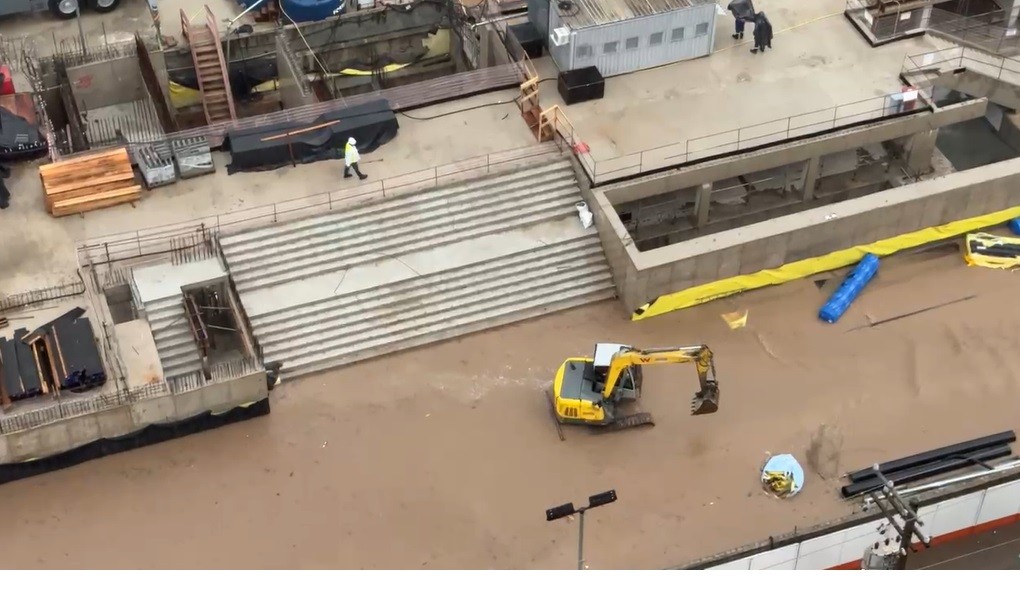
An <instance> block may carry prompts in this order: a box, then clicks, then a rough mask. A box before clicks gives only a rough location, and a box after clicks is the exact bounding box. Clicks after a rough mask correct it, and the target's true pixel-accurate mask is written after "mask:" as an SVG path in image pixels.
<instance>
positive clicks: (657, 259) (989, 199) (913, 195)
mask: <svg viewBox="0 0 1020 590" xmlns="http://www.w3.org/2000/svg"><path fill="white" fill-rule="evenodd" d="M590 203H591V205H592V210H593V211H594V212H595V221H596V224H597V226H598V228H599V233H600V235H601V237H602V240H603V247H604V248H605V251H606V255H607V257H608V259H609V263H610V265H611V266H612V268H613V274H614V277H615V278H616V284H617V292H618V293H619V296H620V298H621V299H622V300H623V302H624V304H625V305H626V306H627V307H628V308H629V309H635V308H637V307H638V306H640V305H643V304H644V303H647V302H648V301H650V300H652V299H654V298H655V297H658V296H661V295H665V294H668V293H673V292H676V291H680V290H683V289H687V288H690V287H694V286H697V285H702V284H705V283H708V282H712V281H716V280H719V279H724V278H729V277H733V276H737V275H743V274H748V273H752V272H757V271H760V270H764V269H767V268H775V267H777V266H781V265H783V264H786V263H790V262H796V261H798V260H804V259H806V258H811V257H815V256H821V255H824V254H828V253H830V252H834V251H837V250H842V249H845V248H849V247H852V246H856V245H862V244H868V243H871V242H875V241H877V240H880V239H885V238H890V237H893V236H897V235H900V234H904V233H907V232H912V231H916V230H919V229H924V228H928V227H932V226H936V225H941V224H944V223H949V222H952V221H958V220H961V219H967V218H970V217H976V216H979V215H983V214H986V213H992V212H996V211H1001V210H1003V209H1007V208H1009V207H1014V206H1018V205H1020V159H1014V160H1007V161H1005V162H1000V163H997V164H991V165H989V166H983V167H980V168H975V169H972V170H967V171H965V172H957V173H955V174H950V175H948V176H944V177H941V178H936V179H932V180H927V181H923V182H918V183H916V184H911V185H906V186H902V187H898V188H894V189H890V190H886V191H882V192H878V193H874V194H871V195H868V196H864V197H860V198H857V199H853V200H850V201H845V202H842V203H837V204H834V205H829V206H825V207H819V208H816V209H811V210H809V211H803V212H800V213H795V214H792V215H787V216H784V217H778V218H775V219H771V220H769V221H765V222H762V223H756V224H752V225H748V226H745V227H741V228H737V229H733V230H729V231H724V232H719V233H715V234H711V235H708V236H704V237H700V238H695V239H692V240H688V241H685V242H682V243H679V244H673V245H670V246H665V247H663V248H658V249H655V250H650V251H648V252H639V251H638V250H637V248H636V247H635V246H634V244H633V241H632V240H631V239H630V236H629V234H628V232H627V231H626V229H625V228H624V227H623V224H622V223H621V222H620V219H619V216H617V215H616V213H615V211H614V210H613V207H612V206H611V205H610V203H609V200H608V199H607V198H606V195H605V193H604V192H603V191H600V190H596V191H594V192H593V193H592V195H591V200H590Z"/></svg>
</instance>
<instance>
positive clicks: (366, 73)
mask: <svg viewBox="0 0 1020 590" xmlns="http://www.w3.org/2000/svg"><path fill="white" fill-rule="evenodd" d="M409 65H411V64H390V65H388V66H386V67H384V68H383V69H382V72H383V73H386V74H389V73H390V72H395V71H397V70H402V69H404V68H406V67H407V66H409ZM340 73H341V74H342V75H344V76H371V75H372V74H373V73H374V72H373V71H372V70H355V69H354V68H346V69H343V70H340Z"/></svg>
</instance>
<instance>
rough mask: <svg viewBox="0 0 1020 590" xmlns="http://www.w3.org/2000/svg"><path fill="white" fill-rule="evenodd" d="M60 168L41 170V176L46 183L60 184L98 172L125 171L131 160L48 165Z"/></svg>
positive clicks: (106, 159)
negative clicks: (66, 179)
mask: <svg viewBox="0 0 1020 590" xmlns="http://www.w3.org/2000/svg"><path fill="white" fill-rule="evenodd" d="M47 166H58V167H57V168H51V169H48V170H40V171H39V175H40V176H41V177H42V179H43V180H45V181H50V182H54V181H57V182H59V181H60V180H62V179H65V178H76V177H78V176H81V175H83V174H94V173H95V172H96V171H97V170H100V171H101V170H123V169H125V168H130V167H131V159H130V158H129V157H127V156H125V157H106V158H99V159H96V160H90V161H88V162H69V163H67V164H64V163H61V164H47Z"/></svg>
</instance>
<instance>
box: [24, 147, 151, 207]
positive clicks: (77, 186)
mask: <svg viewBox="0 0 1020 590" xmlns="http://www.w3.org/2000/svg"><path fill="white" fill-rule="evenodd" d="M39 176H40V177H42V183H43V189H44V190H45V192H46V210H47V211H49V212H50V215H53V216H54V217H61V216H63V215H74V214H75V213H84V212H86V211H92V210H94V209H102V208H104V207H112V206H113V205H119V204H121V203H133V202H134V201H137V200H138V199H139V198H140V197H141V193H142V185H141V184H140V183H139V182H138V181H137V180H136V179H135V172H134V170H132V168H131V158H130V157H129V156H128V151H127V148H120V149H116V150H112V151H105V152H99V153H95V154H89V155H87V156H82V157H80V158H73V159H68V160H61V161H59V162H54V163H53V164H46V165H44V166H40V167H39Z"/></svg>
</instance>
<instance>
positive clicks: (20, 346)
mask: <svg viewBox="0 0 1020 590" xmlns="http://www.w3.org/2000/svg"><path fill="white" fill-rule="evenodd" d="M83 313H84V310H83V309H82V308H80V307H76V308H74V309H72V310H70V311H68V312H66V313H64V314H62V315H61V316H59V317H57V318H56V319H54V320H52V321H50V322H47V323H45V324H43V325H41V326H39V327H38V328H36V329H35V330H33V331H32V332H31V333H30V332H29V331H28V330H27V329H26V328H20V329H18V330H16V331H15V332H14V337H13V338H11V339H10V340H8V339H7V338H0V398H2V400H0V401H2V402H3V405H4V406H7V405H9V404H8V402H9V401H17V400H21V399H27V398H31V397H36V396H38V395H45V394H49V393H56V392H58V391H85V390H87V389H91V388H94V387H98V386H100V385H102V384H103V383H105V382H106V371H105V370H104V369H103V362H102V360H101V358H100V355H99V348H98V346H97V344H96V337H95V332H94V331H93V329H92V324H91V322H90V321H89V319H88V318H86V317H82V314H83Z"/></svg>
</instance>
